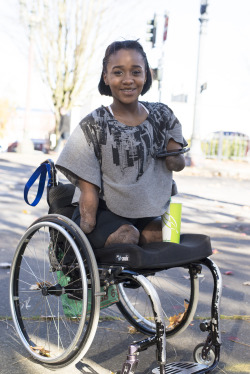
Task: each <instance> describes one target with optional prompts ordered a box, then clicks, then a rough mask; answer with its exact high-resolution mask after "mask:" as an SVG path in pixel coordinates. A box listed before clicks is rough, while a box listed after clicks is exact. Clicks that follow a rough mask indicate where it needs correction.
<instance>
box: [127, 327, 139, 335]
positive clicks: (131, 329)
mask: <svg viewBox="0 0 250 374" xmlns="http://www.w3.org/2000/svg"><path fill="white" fill-rule="evenodd" d="M128 332H129V334H136V333H137V332H138V331H137V330H136V328H135V327H134V326H129V327H128Z"/></svg>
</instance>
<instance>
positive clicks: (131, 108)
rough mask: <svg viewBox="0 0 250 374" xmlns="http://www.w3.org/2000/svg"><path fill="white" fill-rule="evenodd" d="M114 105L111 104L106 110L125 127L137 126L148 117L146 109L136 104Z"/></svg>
mask: <svg viewBox="0 0 250 374" xmlns="http://www.w3.org/2000/svg"><path fill="white" fill-rule="evenodd" d="M134 104H135V103H133V105H131V104H129V105H127V106H126V105H121V106H119V105H116V103H114V102H113V103H112V104H111V105H110V106H109V107H108V108H109V111H110V112H111V114H112V115H113V116H114V117H115V118H116V119H117V120H118V121H119V122H121V123H123V124H125V125H127V126H138V125H140V124H141V123H143V122H144V121H145V120H146V118H147V117H148V113H149V111H148V110H147V108H146V107H145V106H144V105H143V104H141V103H139V102H137V103H136V105H134Z"/></svg>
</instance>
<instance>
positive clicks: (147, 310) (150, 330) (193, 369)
mask: <svg viewBox="0 0 250 374" xmlns="http://www.w3.org/2000/svg"><path fill="white" fill-rule="evenodd" d="M38 169H39V170H38ZM38 169H37V171H36V172H35V173H34V175H33V180H31V182H30V183H31V184H32V183H33V182H34V180H35V179H37V178H38V176H40V183H39V187H40V188H39V191H40V192H39V194H40V196H38V195H37V198H36V199H35V200H36V201H34V204H33V205H36V203H37V202H38V201H39V200H40V198H41V195H42V193H43V186H42V185H43V184H44V183H45V179H46V173H47V172H48V175H49V181H48V202H49V204H51V201H49V198H50V194H53V196H54V195H55V192H56V191H57V189H58V191H59V190H60V188H61V189H62V187H63V185H62V184H58V181H57V176H56V169H55V167H54V164H53V162H52V161H51V160H47V161H45V162H44V163H43V164H41V166H40V168H38ZM41 186H42V187H41ZM28 188H29V187H28ZM59 194H60V191H59ZM26 195H27V191H26ZM25 199H27V196H26V198H25ZM63 201H68V202H69V199H68V200H67V197H65V198H64V199H63ZM67 204H68V203H67ZM67 208H69V204H68V205H67ZM58 211H59V213H60V212H61V214H58V213H56V214H48V215H46V216H44V217H42V218H40V219H38V220H36V221H35V222H34V223H33V224H32V225H31V226H30V227H29V228H28V229H27V231H26V232H25V233H24V235H23V236H22V238H21V240H20V242H19V244H18V246H17V249H16V252H15V255H14V258H13V262H12V267H11V275H10V304H11V312H12V317H13V321H14V324H15V328H16V330H17V332H18V334H19V337H20V339H21V342H22V344H23V345H24V347H25V348H26V350H27V351H28V352H29V353H30V355H31V356H32V357H33V358H34V359H35V360H37V361H38V362H40V363H41V364H43V365H45V366H48V367H50V368H55V369H57V368H61V367H65V366H67V365H69V364H71V363H73V362H77V361H79V360H80V359H81V358H82V357H83V356H84V355H85V354H86V353H87V351H88V350H89V348H90V346H91V344H92V342H93V339H94V337H95V334H96V330H97V327H98V321H99V316H100V308H101V307H103V305H100V299H101V297H102V298H103V299H105V297H106V296H110V295H111V294H112V292H113V291H114V290H115V295H113V300H112V301H111V303H112V304H113V303H115V305H116V306H117V307H118V309H119V311H120V312H121V313H122V315H123V316H124V317H125V318H126V319H127V320H128V321H129V322H130V323H131V324H132V325H133V326H134V327H135V328H136V329H137V330H138V331H140V332H142V333H143V334H145V335H147V337H145V339H143V340H141V341H137V342H133V343H132V344H131V345H130V346H129V347H128V354H127V358H126V360H125V362H124V364H123V365H122V368H121V370H120V371H118V372H117V373H120V374H133V373H135V372H136V368H137V365H138V362H139V359H138V355H139V353H140V352H142V351H144V350H146V349H147V348H148V347H150V346H153V345H154V346H156V351H157V363H158V364H157V367H156V368H155V369H153V371H152V373H154V374H158V373H159V374H163V373H180V374H184V373H185V374H189V373H190V374H191V373H208V372H211V371H212V370H214V369H215V368H216V366H217V365H218V362H219V358H220V346H221V334H220V319H219V318H220V313H219V305H220V298H221V289H222V281H221V275H220V271H219V268H218V267H217V265H216V264H215V263H214V262H213V261H212V260H211V259H210V258H209V256H210V255H211V254H212V250H211V244H210V239H209V237H207V236H205V235H200V234H184V235H181V240H180V244H176V243H170V242H169V243H151V244H147V245H145V246H143V247H139V246H137V245H132V244H131V245H126V244H120V245H112V246H110V247H106V248H101V249H98V250H93V249H92V247H91V246H90V244H89V242H88V240H87V238H86V236H85V235H84V233H83V232H82V231H81V230H80V228H79V227H78V226H77V225H76V224H75V223H74V222H73V221H72V220H71V219H70V218H68V217H66V215H64V214H63V213H64V212H66V210H63V208H62V209H61V210H60V208H59V209H58ZM203 266H205V267H206V268H207V269H208V270H209V272H210V273H211V275H212V279H213V295H212V303H211V318H209V320H207V321H204V322H202V323H201V325H200V328H201V330H202V331H204V332H206V333H207V337H206V339H205V340H204V342H203V343H201V344H198V345H197V347H196V348H195V349H194V353H193V356H194V362H170V363H169V362H168V361H167V341H168V339H169V338H171V337H173V336H176V335H177V334H179V333H181V332H183V331H184V330H185V329H186V328H187V327H188V326H189V324H190V322H191V321H192V319H193V317H194V314H195V311H196V307H197V303H198V299H199V274H200V273H201V272H202V267H203ZM103 296H105V297H103ZM106 298H108V297H106ZM177 303H178V306H179V308H180V309H178V311H179V314H178V318H177V319H176V318H175V319H174V320H173V315H174V314H175V313H176V309H175V307H176V304H177ZM108 305H109V302H107V303H106V305H105V306H106V307H108ZM175 317H176V316H175Z"/></svg>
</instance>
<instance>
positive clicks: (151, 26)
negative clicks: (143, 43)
mask: <svg viewBox="0 0 250 374" xmlns="http://www.w3.org/2000/svg"><path fill="white" fill-rule="evenodd" d="M147 25H148V28H147V38H146V40H147V42H151V43H152V48H154V47H155V42H156V16H155V15H154V18H153V19H151V20H150V21H148V22H147Z"/></svg>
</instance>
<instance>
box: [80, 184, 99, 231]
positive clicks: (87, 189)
mask: <svg viewBox="0 0 250 374" xmlns="http://www.w3.org/2000/svg"><path fill="white" fill-rule="evenodd" d="M79 187H80V190H81V196H80V200H79V210H80V214H81V220H80V227H81V229H82V231H83V232H84V233H85V234H89V233H90V232H91V231H93V230H94V228H95V225H96V212H97V208H98V204H99V187H97V186H96V185H94V184H92V183H89V182H87V181H85V180H83V179H79Z"/></svg>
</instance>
